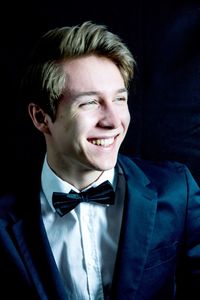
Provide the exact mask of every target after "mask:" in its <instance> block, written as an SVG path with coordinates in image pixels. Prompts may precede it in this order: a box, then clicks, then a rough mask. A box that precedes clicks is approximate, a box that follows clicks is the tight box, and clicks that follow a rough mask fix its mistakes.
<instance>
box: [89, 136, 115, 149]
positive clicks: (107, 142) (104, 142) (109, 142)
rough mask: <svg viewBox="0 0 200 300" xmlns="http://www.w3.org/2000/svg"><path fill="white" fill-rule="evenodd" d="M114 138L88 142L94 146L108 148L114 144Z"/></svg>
mask: <svg viewBox="0 0 200 300" xmlns="http://www.w3.org/2000/svg"><path fill="white" fill-rule="evenodd" d="M114 140H115V138H114V137H112V138H107V139H90V140H89V142H90V143H92V144H93V145H95V146H103V147H108V146H110V145H112V144H113V143H114Z"/></svg>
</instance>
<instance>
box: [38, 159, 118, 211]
mask: <svg viewBox="0 0 200 300" xmlns="http://www.w3.org/2000/svg"><path fill="white" fill-rule="evenodd" d="M115 173H116V172H115V170H114V168H113V169H110V170H107V171H104V172H103V173H102V175H101V176H100V177H99V178H98V179H97V180H96V181H95V182H93V183H92V184H91V185H89V186H88V187H87V189H88V188H90V187H96V186H98V185H99V184H101V183H102V182H104V181H106V180H108V181H109V182H110V183H111V184H112V186H113V188H114V189H115V187H116V174H115ZM41 185H42V191H43V193H44V195H45V198H46V199H47V201H48V203H49V205H50V206H51V208H52V209H53V210H54V207H53V205H52V194H53V192H61V193H69V192H70V190H74V191H76V192H79V190H77V189H76V188H75V187H74V186H73V185H71V184H70V183H68V182H67V181H64V180H62V179H61V178H60V177H58V176H57V175H56V174H55V173H54V172H53V170H52V169H51V168H50V166H49V165H48V162H47V156H45V159H44V163H43V168H42V175H41ZM85 190H86V189H85Z"/></svg>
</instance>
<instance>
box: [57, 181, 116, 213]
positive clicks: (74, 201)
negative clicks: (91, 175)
mask: <svg viewBox="0 0 200 300" xmlns="http://www.w3.org/2000/svg"><path fill="white" fill-rule="evenodd" d="M114 197H115V192H114V190H113V188H112V185H111V184H110V182H109V181H108V180H107V181H105V182H103V183H102V184H100V185H99V186H97V187H95V188H93V187H91V188H90V189H88V190H87V191H85V192H80V193H77V192H75V191H73V190H71V191H70V192H69V193H68V194H67V193H55V192H54V193H53V196H52V201H53V206H54V208H55V210H56V211H57V213H58V214H59V215H60V216H61V217H62V216H64V215H65V214H66V213H68V212H69V211H70V210H72V209H74V208H75V207H76V206H77V205H78V204H79V203H80V202H96V203H100V204H114Z"/></svg>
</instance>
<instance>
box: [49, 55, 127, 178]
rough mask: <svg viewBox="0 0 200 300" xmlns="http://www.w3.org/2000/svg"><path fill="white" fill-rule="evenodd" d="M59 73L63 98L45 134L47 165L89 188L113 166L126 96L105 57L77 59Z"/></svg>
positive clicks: (122, 132)
mask: <svg viewBox="0 0 200 300" xmlns="http://www.w3.org/2000/svg"><path fill="white" fill-rule="evenodd" d="M64 70H65V72H66V73H67V82H66V86H67V88H66V92H65V93H64V96H63V98H62V99H61V101H60V103H59V105H58V110H57V114H56V120H55V121H54V122H52V121H51V119H50V117H48V130H49V132H48V133H45V137H46V144H47V157H48V162H49V164H50V166H51V167H52V168H53V169H54V170H55V172H56V173H57V174H58V175H60V176H61V177H62V178H64V179H67V180H68V181H72V182H73V183H74V181H75V178H77V176H79V177H80V176H86V177H87V176H89V178H90V179H91V182H92V181H93V180H95V179H96V178H97V177H98V176H99V175H100V174H101V172H102V171H104V170H108V169H111V168H113V167H114V166H115V164H116V160H117V154H118V151H119V147H120V145H121V143H122V141H123V139H124V137H125V134H126V132H127V129H128V126H129V122H130V114H129V109H128V105H127V90H126V88H125V85H124V80H123V77H122V75H121V73H120V71H119V69H118V68H117V66H116V65H115V64H114V63H113V62H112V61H111V60H109V59H107V58H104V57H98V56H94V55H91V56H87V57H82V58H76V59H73V60H70V61H67V62H66V63H65V64H64ZM65 173H67V176H65ZM87 181H88V182H89V181H90V180H89V179H87Z"/></svg>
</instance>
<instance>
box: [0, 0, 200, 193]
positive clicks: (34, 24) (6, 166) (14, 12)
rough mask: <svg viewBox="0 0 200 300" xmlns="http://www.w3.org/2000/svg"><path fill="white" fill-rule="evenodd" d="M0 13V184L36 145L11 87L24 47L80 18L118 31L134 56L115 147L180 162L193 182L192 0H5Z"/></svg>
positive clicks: (199, 86) (196, 34)
mask: <svg viewBox="0 0 200 300" xmlns="http://www.w3.org/2000/svg"><path fill="white" fill-rule="evenodd" d="M0 17H1V26H0V28H1V32H0V37H1V46H0V51H1V52H0V55H1V56H0V57H1V72H0V74H1V118H0V133H1V147H0V149H1V150H0V166H1V174H2V176H1V178H3V180H1V183H2V185H1V187H0V190H5V189H6V188H7V186H9V187H10V186H11V185H12V184H14V182H15V181H16V176H18V175H17V174H18V173H19V172H22V170H23V168H22V165H23V164H24V161H25V163H26V165H29V164H30V166H31V165H34V164H37V157H40V156H41V155H42V151H43V150H44V144H43V139H42V136H40V133H38V131H37V130H36V129H35V128H33V125H32V124H31V122H30V121H29V119H28V117H27V112H26V110H24V108H23V106H22V103H21V99H20V97H19V94H18V85H19V81H20V76H21V73H22V70H23V67H24V65H25V62H26V58H27V57H28V54H29V52H30V51H31V48H32V47H33V45H34V43H35V42H36V41H37V39H38V38H39V36H40V35H41V34H43V33H44V32H46V31H47V30H49V29H51V28H54V27H57V26H68V25H76V24H80V23H82V22H83V21H86V20H91V21H94V22H97V23H101V24H105V25H107V27H108V29H110V30H111V31H113V32H115V33H117V34H119V35H120V37H121V38H122V39H123V40H124V41H125V43H126V44H127V46H128V47H129V48H130V49H131V51H132V53H133V54H134V57H135V59H136V61H137V70H136V75H135V79H134V80H133V82H132V84H131V86H130V96H129V103H130V111H131V116H132V124H131V126H130V129H129V132H128V135H127V137H126V140H125V142H124V144H123V146H122V148H121V152H123V153H125V154H129V155H137V156H141V157H142V158H145V159H153V160H163V159H170V160H177V161H180V162H184V163H185V164H187V165H188V167H189V168H190V170H191V172H192V174H193V175H194V177H195V178H196V180H197V181H198V182H199V183H200V1H193V0H188V1H184V0H182V1H178V0H173V1H172V0H163V1H159V0H154V1H150V0H149V1H147V0H142V1H139V0H135V1H134V0H133V1H126V0H125V1H120V2H116V1H109V0H107V1H93V2H87V1H80V2H78V1H67V0H65V1H64V0H56V1H55V0H54V1H53V0H50V1H47V0H46V1H42V0H40V1H39V0H34V1H32V0H29V1H27V2H22V1H21V2H20V1H16V2H15V1H13V2H7V3H6V2H4V3H2V4H1V9H0Z"/></svg>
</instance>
